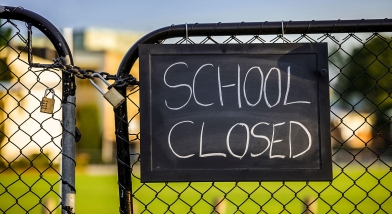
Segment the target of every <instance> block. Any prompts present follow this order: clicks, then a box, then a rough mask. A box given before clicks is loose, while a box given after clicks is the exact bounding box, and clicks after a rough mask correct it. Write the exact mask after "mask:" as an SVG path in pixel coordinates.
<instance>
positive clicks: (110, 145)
mask: <svg viewBox="0 0 392 214" xmlns="http://www.w3.org/2000/svg"><path fill="white" fill-rule="evenodd" d="M142 36H143V34H141V33H136V32H132V31H121V30H110V29H98V28H86V29H82V30H74V31H73V37H72V38H73V42H72V41H71V42H69V44H72V43H73V47H72V48H71V49H73V58H74V65H76V66H78V67H80V68H82V69H84V70H94V71H96V72H107V73H109V74H116V73H117V69H118V66H119V65H120V62H121V60H122V58H123V57H124V55H125V53H126V52H127V51H128V49H129V48H130V47H131V46H132V45H133V44H134V43H135V42H136V41H137V40H138V39H139V38H141V37H142ZM11 42H13V44H12V46H13V47H17V48H16V49H18V51H20V53H21V54H20V56H14V55H17V54H18V51H15V50H16V49H15V50H13V51H12V50H11V51H4V50H3V51H2V52H1V54H3V55H4V54H7V55H8V57H7V60H8V62H6V63H7V64H12V65H11V66H10V67H11V68H12V71H13V72H15V76H16V77H23V76H25V77H26V76H27V75H24V74H23V73H24V72H26V71H28V69H29V66H28V64H27V63H26V62H27V53H26V51H27V49H26V48H25V46H26V44H25V43H23V41H11ZM32 43H33V53H32V54H33V62H35V63H41V64H51V63H52V61H51V59H53V58H56V57H57V53H56V51H55V49H54V47H53V45H52V44H51V42H50V41H49V40H48V39H47V38H46V37H45V36H44V35H42V34H40V33H36V32H35V33H34V34H33V41H32ZM18 57H19V58H21V59H24V60H22V61H18V60H17V61H15V62H12V60H14V59H15V58H18ZM134 69H135V70H133V71H132V72H133V75H134V76H135V77H138V65H137V64H136V65H135V66H134ZM51 74H53V73H48V75H46V76H42V77H41V79H40V81H42V82H45V84H49V85H50V82H51V78H52V79H56V80H57V83H56V84H58V82H59V76H55V77H57V78H53V75H52V76H51ZM57 75H60V76H61V74H57ZM36 79H37V78H36V77H35V78H20V80H19V82H21V83H22V84H25V85H26V86H30V85H33V84H34V83H35V82H36ZM94 81H95V82H96V83H97V84H98V85H99V86H100V87H101V89H103V90H104V91H106V90H107V86H106V85H105V84H104V83H103V82H102V81H100V80H99V79H98V78H96V79H95V80H94ZM13 82H18V81H17V80H15V81H13ZM13 82H12V81H11V82H10V83H4V82H2V85H3V86H4V87H7V85H12V83H13ZM109 83H110V84H112V83H113V81H110V82H109ZM17 84H20V83H17ZM60 85H61V84H60ZM38 86H40V88H38ZM41 86H42V84H38V85H37V86H36V87H35V86H34V87H33V88H34V90H31V91H30V92H29V93H31V94H32V95H33V96H32V97H38V98H41V97H43V94H44V90H45V88H44V87H41ZM76 86H77V91H76V106H77V107H76V111H77V127H78V128H79V130H80V131H81V133H82V139H81V141H80V142H78V143H77V153H78V154H77V158H79V159H81V160H80V162H81V163H83V161H86V162H90V163H102V162H103V163H111V162H114V161H115V158H114V157H115V128H114V112H113V107H112V106H111V105H110V104H109V103H108V102H107V101H106V100H105V99H104V97H103V96H102V95H101V94H100V93H99V92H98V90H96V89H95V88H94V87H93V86H92V84H91V83H90V81H89V80H88V79H79V78H76ZM4 87H3V89H2V90H9V89H8V88H4ZM23 88H24V87H18V86H17V85H16V86H15V85H14V86H12V92H10V94H11V96H9V95H8V96H6V97H2V98H1V99H2V100H3V101H5V102H6V103H10V102H15V99H13V97H12V96H15V97H17V96H22V97H23V96H24V94H23V93H24V90H23ZM19 89H20V90H19ZM128 91H129V90H128ZM55 93H56V95H57V96H58V97H60V98H61V97H62V92H61V87H57V88H56V91H55ZM13 94H15V95H13ZM18 94H19V95H18ZM30 97H31V96H30ZM29 99H30V98H29ZM29 99H27V98H25V99H23V104H21V105H23V107H24V108H26V109H27V112H29V111H31V112H32V111H34V112H35V113H34V116H35V117H36V118H41V117H42V118H43V119H42V120H44V117H45V116H47V115H45V114H42V113H40V112H39V110H33V109H29V108H30V107H31V108H33V107H35V108H36V106H37V105H39V101H38V100H37V98H35V99H33V100H31V101H30V100H29ZM133 99H135V100H138V97H133ZM29 102H31V104H29ZM37 103H38V104H37ZM33 104H34V105H33ZM55 105H56V106H55V109H60V105H61V103H60V102H56V103H55ZM25 106H27V107H25ZM9 108H11V107H8V106H7V105H5V107H4V109H5V111H6V112H12V114H14V115H13V116H12V118H17V119H16V120H17V121H15V122H16V123H17V124H25V125H24V126H27V125H29V122H30V120H27V119H26V117H27V116H28V115H27V116H26V115H25V114H28V113H25V112H26V111H24V110H20V109H19V108H17V109H15V110H14V109H9ZM19 111H20V112H19ZM137 111H138V109H137V108H135V107H133V108H132V107H131V110H129V112H130V115H134V114H137ZM35 114H37V115H35ZM56 114H58V115H57V117H58V118H61V109H60V111H58V112H57V113H56ZM0 116H1V115H0ZM3 117H4V115H3ZM19 120H20V121H19ZM23 120H27V122H24V121H23ZM39 120H40V119H39ZM18 121H19V122H20V123H18ZM12 124H14V123H12V122H10V121H8V122H7V121H6V122H5V123H4V127H5V131H4V132H5V135H8V136H12V139H11V140H12V141H13V142H15V145H14V144H9V145H8V144H7V145H6V146H4V147H3V148H2V155H3V156H4V157H5V158H6V159H7V160H13V159H15V158H17V156H18V155H20V148H23V154H27V155H28V154H29V153H40V148H39V146H37V145H36V146H34V144H31V145H30V144H29V142H30V141H31V140H30V136H29V134H30V135H31V136H33V138H34V139H35V138H37V139H36V140H35V141H36V142H43V143H45V142H46V140H45V139H46V138H48V137H49V138H50V136H47V135H45V133H43V134H42V136H41V134H40V133H34V129H33V128H31V132H32V133H27V135H26V134H25V133H22V132H20V131H18V126H17V125H12ZM44 126H47V127H44V128H45V129H46V130H47V131H48V132H49V133H53V134H56V133H58V134H57V135H59V136H60V137H58V138H56V139H54V142H55V144H53V146H44V145H40V146H42V147H43V148H44V152H45V153H47V154H49V157H51V156H53V157H56V156H58V154H59V148H61V146H60V141H61V125H60V124H50V123H49V122H46V123H44ZM31 127H34V124H33V125H32V126H31ZM130 129H133V130H134V131H136V132H137V133H138V129H139V123H138V120H137V119H135V120H134V122H133V123H131V124H130ZM29 130H30V129H29ZM13 133H16V134H13ZM44 135H45V136H44ZM4 140H7V139H3V141H4ZM50 140H51V139H48V141H50ZM0 143H1V144H0V145H4V144H5V143H6V142H0ZM136 143H137V142H136ZM27 144H29V145H27ZM56 145H57V147H56ZM52 147H53V148H52ZM131 148H135V149H137V148H138V145H134V144H133V145H131ZM56 161H57V160H56ZM58 161H59V160H58ZM77 161H78V160H77Z"/></svg>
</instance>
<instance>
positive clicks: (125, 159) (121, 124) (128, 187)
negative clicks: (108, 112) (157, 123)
mask: <svg viewBox="0 0 392 214" xmlns="http://www.w3.org/2000/svg"><path fill="white" fill-rule="evenodd" d="M116 89H117V90H118V92H120V93H121V94H122V95H123V96H124V97H126V88H125V87H124V88H116ZM114 115H115V125H116V142H117V168H118V187H119V195H120V213H126V214H128V213H133V204H132V198H131V197H132V195H131V194H132V181H131V167H130V164H131V157H130V153H129V135H128V114H127V102H123V104H121V105H120V106H119V107H118V108H116V109H114Z"/></svg>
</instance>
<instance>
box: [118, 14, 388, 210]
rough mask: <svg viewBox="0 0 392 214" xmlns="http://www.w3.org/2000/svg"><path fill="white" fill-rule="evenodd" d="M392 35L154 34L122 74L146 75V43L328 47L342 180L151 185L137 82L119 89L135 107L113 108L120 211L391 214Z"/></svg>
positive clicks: (314, 26)
mask: <svg viewBox="0 0 392 214" xmlns="http://www.w3.org/2000/svg"><path fill="white" fill-rule="evenodd" d="M391 36H392V20H390V19H384V20H364V19H362V20H335V21H282V22H260V23H244V22H241V23H216V24H199V23H195V24H185V25H172V26H169V27H164V28H161V29H158V30H156V31H153V32H151V33H149V34H147V35H146V36H144V37H143V38H141V39H140V40H139V41H138V42H137V43H136V44H135V45H133V46H132V47H131V48H130V49H129V51H128V52H127V54H126V55H125V57H124V58H123V60H122V62H121V64H120V66H119V69H118V73H117V75H118V76H123V75H127V74H129V73H130V71H131V70H133V69H137V68H135V67H137V65H138V61H137V60H138V58H139V50H138V49H139V45H140V44H156V45H160V44H178V45H183V44H248V43H321V42H326V43H327V44H328V67H329V68H328V69H329V90H330V98H329V103H330V106H328V108H329V109H330V130H331V132H330V133H331V136H330V137H331V143H332V163H333V180H332V181H331V182H310V181H303V182H289V181H283V182H282V181H281V182H265V181H259V182H241V181H237V182H181V183H178V182H160V183H159V182H158V183H142V182H141V180H140V163H141V162H143V161H145V160H146V159H145V158H149V157H143V156H141V155H140V153H139V152H138V150H137V149H135V148H137V147H138V146H139V142H140V139H141V138H143V137H145V136H140V129H139V128H135V127H139V126H138V125H139V121H140V103H139V99H140V97H139V96H140V95H139V86H137V85H132V86H130V91H129V90H128V91H126V90H125V89H122V90H120V92H121V93H122V94H123V95H124V96H126V97H127V102H125V103H124V104H123V105H121V106H120V107H119V108H117V109H115V110H114V111H115V119H116V121H115V122H116V136H117V138H116V140H117V159H118V175H119V183H118V185H119V194H120V212H121V213H185V212H186V213H353V212H354V213H356V212H358V213H391V212H392V185H391V183H390V181H391V179H392V173H391V169H392V134H391V133H392V126H391V116H392V95H391V93H392V87H391V84H390V83H391V81H392V43H391V41H392V40H391ZM134 71H136V70H134ZM134 75H135V76H136V77H137V76H138V74H137V73H134ZM177 84H178V83H177ZM140 87H143V85H141V86H140ZM146 90H147V89H146ZM195 99H196V98H195ZM128 118H130V119H128ZM162 137H166V136H162Z"/></svg>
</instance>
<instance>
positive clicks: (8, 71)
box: [0, 20, 62, 213]
mask: <svg viewBox="0 0 392 214" xmlns="http://www.w3.org/2000/svg"><path fill="white" fill-rule="evenodd" d="M27 38H28V36H27V24H26V23H24V22H20V21H13V20H1V25H0V212H1V213H60V211H61V193H60V188H61V181H62V180H61V172H60V169H59V166H60V162H61V154H62V148H61V138H62V124H61V123H62V121H61V118H62V108H61V94H62V85H61V81H62V78H61V71H60V70H59V69H56V68H32V67H31V66H29V63H28V39H27ZM53 52H54V53H55V51H54V48H53ZM34 60H35V61H36V62H40V63H50V61H49V60H47V59H45V58H41V57H35V58H34ZM46 89H50V90H52V91H53V92H54V93H51V94H50V95H48V96H47V97H48V98H50V99H52V98H53V99H54V100H55V105H54V111H53V114H45V113H41V112H40V108H41V100H42V98H43V97H44V96H46V95H45V90H46Z"/></svg>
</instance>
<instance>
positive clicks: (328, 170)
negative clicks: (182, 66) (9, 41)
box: [139, 43, 332, 182]
mask: <svg viewBox="0 0 392 214" xmlns="http://www.w3.org/2000/svg"><path fill="white" fill-rule="evenodd" d="M327 49H328V46H327V43H314V44H313V43H296V44H203V45H195V44H192V45H166V44H165V45H155V44H140V45H139V60H140V62H139V63H140V64H139V66H140V117H141V122H140V130H141V131H140V135H141V140H140V144H141V145H140V148H141V181H142V182H170V181H184V182H189V181H209V182H211V181H331V180H332V156H331V139H330V111H329V109H330V106H329V78H328V50H327ZM301 54H302V55H308V54H310V55H312V56H315V58H316V62H315V63H316V67H317V70H315V71H312V72H314V73H313V74H311V75H316V76H317V77H316V78H315V80H316V81H317V82H316V84H317V91H316V92H315V96H316V97H317V104H316V105H317V110H318V112H317V114H318V118H316V120H317V124H318V127H317V129H318V136H317V139H318V142H317V143H318V146H319V151H318V152H319V160H318V161H319V166H320V167H319V168H317V169H308V168H305V169H291V168H290V167H287V168H283V169H278V168H275V167H270V168H252V167H251V166H249V167H247V168H230V167H229V168H222V169H216V168H215V169H209V168H208V166H206V167H205V168H197V169H192V166H191V165H190V166H189V168H184V167H183V168H175V167H172V168H165V169H157V168H154V167H153V158H154V157H153V155H155V154H154V153H153V152H152V148H153V147H154V146H155V145H154V144H155V142H154V141H155V140H156V139H159V138H160V136H155V135H154V134H155V133H154V131H155V130H154V128H152V127H153V124H152V123H154V118H153V108H155V106H153V105H155V104H154V103H153V102H154V100H155V99H154V98H155V97H154V96H155V95H154V94H155V93H156V90H158V89H157V88H154V87H156V86H155V84H154V83H153V81H152V80H153V78H154V72H156V71H152V69H153V67H154V66H153V64H154V63H155V62H154V60H155V58H156V57H158V58H159V56H176V57H181V56H184V57H187V56H188V59H191V57H190V56H195V55H200V56H204V55H208V56H210V57H213V56H234V57H235V56H246V55H249V56H251V55H253V56H254V55H263V56H264V55H265V56H267V55H279V56H280V55H282V56H289V55H293V56H294V55H297V56H298V55H301ZM165 69H166V68H162V70H163V71H162V72H164V71H165ZM163 106H164V105H163V104H162V107H163ZM161 138H162V139H165V138H166V139H167V137H166V136H162V137H161ZM154 161H155V160H154ZM154 163H155V162H154Z"/></svg>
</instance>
